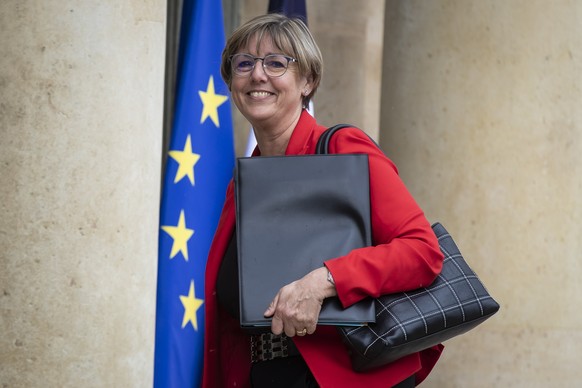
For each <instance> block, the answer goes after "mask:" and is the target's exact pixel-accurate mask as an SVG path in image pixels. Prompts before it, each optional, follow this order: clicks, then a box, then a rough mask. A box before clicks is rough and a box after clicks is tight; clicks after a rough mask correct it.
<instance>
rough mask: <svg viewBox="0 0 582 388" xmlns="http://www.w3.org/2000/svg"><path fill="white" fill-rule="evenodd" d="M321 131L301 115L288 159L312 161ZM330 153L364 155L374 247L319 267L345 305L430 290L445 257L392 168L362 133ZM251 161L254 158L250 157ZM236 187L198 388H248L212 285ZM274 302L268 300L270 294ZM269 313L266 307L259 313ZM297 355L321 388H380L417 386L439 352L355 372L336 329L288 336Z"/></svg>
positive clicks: (239, 346)
mask: <svg viewBox="0 0 582 388" xmlns="http://www.w3.org/2000/svg"><path fill="white" fill-rule="evenodd" d="M325 129H326V128H325V127H323V126H320V125H318V124H317V123H316V122H315V119H314V118H313V117H311V116H310V115H309V114H308V113H307V112H306V111H303V113H302V115H301V118H300V119H299V122H298V124H297V126H296V128H295V130H294V131H293V134H292V135H291V139H290V141H289V144H288V146H287V150H286V151H285V154H286V155H304V154H313V153H314V150H315V145H316V144H317V140H318V139H319V136H320V134H321V133H322V132H323V131H324V130H325ZM329 150H330V153H366V154H368V155H369V166H370V196H371V210H372V214H371V217H372V238H373V245H374V246H372V247H366V248H361V249H355V250H353V251H352V252H350V253H349V254H347V255H346V256H343V257H338V258H335V259H332V260H328V261H326V262H325V265H326V266H327V268H328V269H329V270H330V272H331V273H332V275H333V278H334V280H335V284H336V289H337V292H338V296H339V299H340V301H341V302H342V304H343V305H344V306H346V307H347V306H350V305H352V304H353V303H355V302H357V301H359V300H361V299H363V298H364V297H366V296H369V295H371V296H379V295H382V294H387V293H393V292H399V291H405V290H411V289H415V288H418V287H421V286H426V285H428V284H430V283H431V282H432V281H433V280H434V278H435V277H436V275H437V274H438V273H439V272H440V270H441V267H442V261H443V256H442V254H441V252H440V249H439V247H438V243H437V240H436V237H435V235H434V233H433V232H432V229H431V227H430V224H429V223H428V221H427V220H426V218H425V216H424V213H423V212H422V210H421V209H420V208H419V206H418V205H417V204H416V202H415V201H414V199H413V198H412V196H411V195H410V193H409V192H408V190H407V189H406V187H405V186H404V184H403V183H402V181H401V180H400V178H399V177H398V171H397V169H396V167H395V166H394V164H393V163H392V162H391V161H390V160H389V159H388V158H387V157H386V156H385V155H384V154H383V153H382V152H381V151H380V150H378V148H377V147H376V146H375V145H374V144H373V142H372V141H371V140H370V139H369V138H368V137H367V135H365V134H364V133H363V132H361V131H360V130H357V129H351V128H344V129H342V130H341V131H339V132H338V133H336V134H335V135H334V136H333V137H332V139H331V142H330V144H329ZM256 154H258V153H257V152H256ZM234 225H235V209H234V186H233V183H232V182H231V183H230V184H229V186H228V189H227V192H226V200H225V204H224V208H223V211H222V215H221V217H220V221H219V223H218V228H217V231H216V234H215V236H214V240H213V242H212V245H211V248H210V252H209V256H208V262H207V266H206V284H205V295H206V300H205V303H204V305H205V313H206V315H205V319H206V325H205V330H206V331H205V340H204V374H203V384H202V385H203V387H207V388H216V387H249V386H250V382H249V373H250V343H249V337H248V335H246V334H245V333H243V332H242V331H241V329H240V326H239V322H238V321H236V320H234V319H232V318H231V317H230V316H228V314H227V313H226V312H225V311H224V310H223V309H222V308H220V307H219V306H218V303H217V298H216V279H217V276H218V269H219V268H220V263H221V261H222V258H223V256H224V253H225V251H226V248H227V246H228V243H229V241H230V238H231V236H232V233H233V231H234ZM273 296H274V295H273ZM265 308H267V306H265ZM293 340H294V341H295V344H296V345H297V348H298V349H299V351H300V352H301V355H302V356H303V358H304V359H305V361H306V363H307V364H308V366H309V368H310V370H311V371H312V373H313V375H314V376H315V378H316V380H317V381H318V383H319V385H320V386H321V387H322V388H328V387H330V388H335V387H362V388H375V387H381V388H386V387H390V386H392V385H395V384H397V383H398V382H400V381H402V380H404V379H405V378H407V377H409V376H411V375H413V374H416V379H417V384H418V383H420V382H421V381H422V380H424V378H425V377H426V376H427V375H428V373H429V372H430V370H431V369H432V367H433V366H434V364H435V363H436V361H437V359H438V357H439V356H440V353H441V351H442V346H441V345H439V346H435V347H433V348H431V349H428V350H425V351H422V352H420V353H416V354H412V355H410V356H407V357H404V358H402V359H399V360H397V361H395V362H393V363H391V364H389V365H386V366H384V367H381V368H378V369H376V370H373V371H371V372H365V373H357V372H354V371H353V370H352V368H351V365H350V361H349V357H348V353H347V351H346V349H345V347H344V344H343V343H342V342H341V338H340V336H339V334H338V333H337V332H336V329H335V328H333V327H329V326H319V327H318V328H317V331H316V332H315V333H314V334H313V335H308V336H305V337H297V336H296V337H293Z"/></svg>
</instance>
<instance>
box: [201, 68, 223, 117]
mask: <svg viewBox="0 0 582 388" xmlns="http://www.w3.org/2000/svg"><path fill="white" fill-rule="evenodd" d="M198 94H199V95H200V99H201V100H202V104H203V105H204V107H203V108H202V117H201V118H200V124H202V123H203V122H204V120H206V119H207V118H208V117H210V119H211V120H212V122H213V123H214V125H216V127H217V128H220V123H219V122H218V107H219V106H220V105H222V104H224V103H225V102H226V100H228V97H227V96H223V95H221V94H216V93H215V92H214V78H212V76H210V79H209V80H208V86H207V87H206V91H205V92H203V91H202V90H199V91H198Z"/></svg>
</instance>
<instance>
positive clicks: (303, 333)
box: [297, 328, 307, 335]
mask: <svg viewBox="0 0 582 388" xmlns="http://www.w3.org/2000/svg"><path fill="white" fill-rule="evenodd" d="M305 334H307V328H305V329H303V330H301V331H298V332H297V335H305Z"/></svg>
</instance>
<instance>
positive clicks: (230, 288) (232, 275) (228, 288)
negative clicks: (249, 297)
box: [216, 231, 240, 320]
mask: <svg viewBox="0 0 582 388" xmlns="http://www.w3.org/2000/svg"><path fill="white" fill-rule="evenodd" d="M216 297H217V298H218V303H219V304H220V306H221V307H222V308H223V309H225V310H226V312H227V313H228V314H229V315H230V316H232V317H233V318H235V319H237V320H240V309H239V289H238V263H237V249H236V231H235V232H234V233H233V234H232V238H231V239H230V243H229V244H228V247H227V248H226V252H225V253H224V257H223V258H222V263H221V264H220V269H219V270H218V279H217V280H216Z"/></svg>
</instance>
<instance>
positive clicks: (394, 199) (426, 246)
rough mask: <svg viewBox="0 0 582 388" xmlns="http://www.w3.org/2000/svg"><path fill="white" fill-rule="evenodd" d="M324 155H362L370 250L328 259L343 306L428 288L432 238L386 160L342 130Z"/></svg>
mask: <svg viewBox="0 0 582 388" xmlns="http://www.w3.org/2000/svg"><path fill="white" fill-rule="evenodd" d="M329 151H330V153H365V154H368V159H369V170H370V200H371V221H372V244H373V246H371V247H366V248H360V249H354V250H353V251H351V252H350V253H349V254H347V255H345V256H342V257H338V258H334V259H331V260H328V261H326V262H325V265H326V267H327V268H328V269H329V271H330V272H331V273H332V275H333V278H334V281H335V285H336V289H337V292H338V297H339V299H340V301H341V302H342V304H343V305H344V307H347V306H350V305H352V304H354V303H356V302H358V301H359V300H361V299H363V298H365V297H367V296H373V297H378V296H380V295H384V294H389V293H394V292H400V291H407V290H412V289H416V288H419V287H424V286H427V285H429V284H430V283H432V281H433V280H434V279H435V277H436V276H437V275H438V273H439V272H440V270H441V267H442V262H443V255H442V253H441V251H440V249H439V246H438V242H437V239H436V237H435V235H434V233H433V231H432V229H431V227H430V224H429V222H428V220H427V219H426V217H425V215H424V212H423V211H422V210H421V209H420V207H419V206H418V204H417V203H416V201H415V200H414V198H413V197H412V195H411V194H410V193H409V191H408V189H407V188H406V187H405V186H404V183H403V182H402V180H401V179H400V177H399V176H398V170H397V169H396V166H395V165H394V163H392V161H390V160H389V159H388V158H387V157H386V156H385V155H384V153H383V152H382V151H381V150H380V149H379V148H378V147H377V146H376V145H375V143H374V142H373V141H372V140H371V139H370V138H369V137H368V136H367V135H366V134H365V133H364V132H362V131H361V130H359V129H356V128H344V129H342V130H340V131H338V132H337V133H335V134H334V136H333V137H332V138H331V141H330V144H329Z"/></svg>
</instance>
